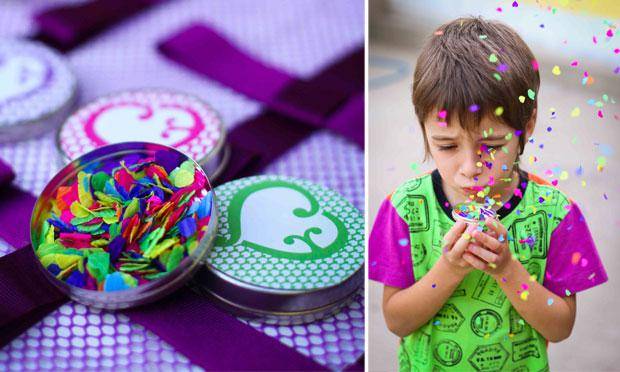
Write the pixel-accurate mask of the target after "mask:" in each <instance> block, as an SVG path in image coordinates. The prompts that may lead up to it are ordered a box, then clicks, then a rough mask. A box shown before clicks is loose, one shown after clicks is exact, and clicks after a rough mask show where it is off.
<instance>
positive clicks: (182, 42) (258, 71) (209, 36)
mask: <svg viewBox="0 0 620 372" xmlns="http://www.w3.org/2000/svg"><path fill="white" fill-rule="evenodd" d="M159 50H160V51H161V52H162V53H163V54H164V55H165V56H166V57H168V58H170V59H172V60H173V61H175V62H177V63H179V64H181V65H184V66H186V67H189V68H190V69H192V70H194V71H195V72H197V73H199V74H202V75H205V76H207V77H209V78H210V79H213V80H216V81H218V82H220V83H222V84H224V85H227V86H229V87H231V88H233V89H234V90H236V91H239V92H241V93H243V94H245V95H247V96H249V97H251V98H253V99H256V100H258V101H261V102H263V103H264V104H265V105H266V106H267V107H268V108H269V109H271V110H273V111H275V112H277V113H279V114H281V115H284V116H286V117H289V118H292V119H295V120H297V121H299V122H303V123H306V124H309V125H312V126H314V127H317V128H329V129H331V130H332V131H334V132H336V133H338V134H340V135H343V136H344V137H346V138H348V139H350V140H351V141H353V142H355V143H356V144H358V145H359V146H360V147H362V148H363V147H364V96H363V89H364V87H363V81H364V78H363V76H364V52H363V48H360V49H358V50H357V51H356V52H355V53H354V54H353V55H354V56H355V57H353V58H345V60H346V67H345V68H344V70H346V75H345V76H344V77H343V75H331V76H329V77H324V78H322V79H317V78H313V79H310V80H301V79H298V78H296V77H293V76H291V75H289V74H287V73H286V72H283V71H281V70H278V69H275V68H273V67H270V66H267V65H265V64H263V63H262V62H260V61H258V60H256V59H254V58H253V57H251V56H249V55H248V54H246V53H245V52H243V51H241V50H240V49H238V48H237V47H236V46H234V45H233V44H232V43H230V42H229V41H228V40H226V39H225V38H223V37H222V36H220V35H219V34H218V33H217V32H215V31H214V30H212V29H211V28H209V27H208V26H206V25H204V24H200V23H195V24H192V25H190V26H188V27H186V28H185V29H183V30H181V31H180V32H179V33H177V34H175V35H173V36H172V37H170V38H168V39H166V40H164V41H162V42H161V43H160V44H159ZM349 57H350V56H349ZM341 63H342V61H341ZM352 82H354V84H353V85H352Z"/></svg>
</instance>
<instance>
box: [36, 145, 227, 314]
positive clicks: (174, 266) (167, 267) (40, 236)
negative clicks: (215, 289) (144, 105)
mask: <svg viewBox="0 0 620 372" xmlns="http://www.w3.org/2000/svg"><path fill="white" fill-rule="evenodd" d="M213 204H214V200H213V191H212V190H211V186H210V184H209V181H208V179H207V176H206V175H205V173H204V172H203V171H202V169H201V168H200V166H199V165H198V164H196V163H195V162H194V161H193V160H191V159H189V158H188V157H187V156H185V155H183V154H182V153H180V152H178V151H176V150H174V149H172V148H169V147H166V146H162V145H156V144H151V143H144V142H142V143H140V142H134V143H131V142H130V143H122V144H116V145H110V146H105V147H102V148H100V149H97V150H95V151H93V152H91V153H88V154H86V155H84V156H83V157H81V158H78V159H77V160H76V161H74V162H72V163H70V164H69V165H68V166H67V167H65V168H64V169H63V170H61V171H60V172H59V174H58V175H57V176H56V177H54V179H52V181H50V183H49V184H48V186H47V187H46V188H45V190H44V191H43V193H42V195H41V197H40V198H39V200H38V201H37V204H36V206H35V212H34V214H33V221H32V225H31V226H32V227H31V229H32V239H33V247H34V251H35V254H36V256H37V258H38V259H39V261H40V262H41V264H42V266H43V267H44V268H45V270H46V271H47V273H49V274H50V275H51V276H52V277H53V278H54V279H55V281H54V280H53V282H54V283H55V284H58V282H62V283H64V284H65V286H62V285H61V286H60V287H61V289H63V288H64V289H69V292H70V293H69V295H70V296H72V297H74V298H75V299H76V300H78V301H81V302H86V303H88V304H92V305H96V306H100V307H108V308H116V307H126V306H131V305H132V304H127V305H119V303H115V302H114V301H110V298H111V297H110V296H106V297H105V298H106V302H105V303H104V302H103V301H99V302H98V301H97V300H98V299H97V297H96V295H93V294H88V295H85V292H94V293H98V292H105V293H113V292H118V293H119V298H118V301H120V302H122V303H127V298H121V297H124V296H123V293H122V292H124V291H127V290H137V289H140V287H143V286H144V287H148V286H149V285H151V284H154V283H155V282H158V281H159V280H160V279H168V280H169V281H170V283H172V282H176V283H175V284H178V283H179V282H181V280H176V279H177V278H178V277H186V278H189V273H190V272H192V271H194V270H195V269H196V268H197V262H198V260H199V258H201V257H202V256H203V255H204V254H205V253H206V250H207V247H208V245H209V244H208V242H209V241H212V240H213V235H214V229H215V227H214V226H215V225H216V223H217V221H212V216H213V212H214V206H213ZM168 277H170V278H168ZM67 285H68V286H67ZM158 286H160V287H161V286H163V283H160V284H158ZM164 287H168V289H169V290H170V289H171V288H172V285H170V286H164ZM76 289H78V290H77V291H76ZM172 289H173V288H172ZM80 290H81V292H80ZM80 294H82V295H84V296H83V297H80ZM161 294H162V291H155V292H154V294H153V295H152V296H143V297H153V298H154V297H156V295H161ZM73 295H74V296H73ZM99 300H101V299H99Z"/></svg>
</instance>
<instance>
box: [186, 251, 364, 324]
mask: <svg viewBox="0 0 620 372" xmlns="http://www.w3.org/2000/svg"><path fill="white" fill-rule="evenodd" d="M206 283H209V284H208V285H206ZM192 284H193V285H194V286H198V287H200V288H202V289H204V290H206V291H207V292H209V293H210V294H211V295H213V296H214V297H216V298H218V299H221V300H223V301H224V302H226V303H228V304H229V305H231V306H234V307H235V308H236V309H238V310H240V312H241V313H245V314H248V315H254V316H256V315H259V316H260V315H262V314H269V315H273V316H278V314H280V315H282V316H290V315H294V314H312V313H316V312H318V311H322V310H324V309H325V308H330V307H333V306H335V305H337V304H340V303H342V302H343V301H345V300H346V299H347V298H349V297H351V296H352V295H353V294H354V293H355V292H356V291H357V290H358V289H359V288H360V287H361V286H362V285H363V284H364V264H361V265H360V267H359V268H358V269H357V270H356V271H354V272H353V273H352V274H351V275H349V276H348V277H347V278H345V279H344V280H342V281H341V282H340V283H338V284H333V285H331V286H327V287H323V288H315V289H309V290H299V289H276V288H269V287H263V286H257V285H254V284H250V283H247V282H244V281H241V280H239V279H236V278H234V277H232V276H230V275H228V274H226V273H224V272H222V271H221V270H218V269H217V268H215V267H213V266H212V265H210V264H208V263H206V262H205V267H204V268H203V269H201V270H199V271H198V272H197V273H196V275H195V276H194V279H193V281H192Z"/></svg>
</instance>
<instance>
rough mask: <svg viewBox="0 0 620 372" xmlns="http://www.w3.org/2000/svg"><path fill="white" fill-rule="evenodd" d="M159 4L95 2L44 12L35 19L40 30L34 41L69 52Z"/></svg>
mask: <svg viewBox="0 0 620 372" xmlns="http://www.w3.org/2000/svg"><path fill="white" fill-rule="evenodd" d="M159 2H161V0H94V1H88V2H85V3H80V4H70V5H63V6H56V7H53V8H49V9H45V10H43V11H42V12H40V13H38V14H36V15H35V16H34V20H35V22H36V23H37V25H38V27H39V31H38V34H37V35H35V36H34V39H36V40H39V41H42V42H44V43H46V44H48V45H50V46H52V47H54V48H56V49H58V50H62V51H68V50H70V49H73V48H75V47H76V46H78V45H79V44H81V43H82V42H84V41H86V40H87V39H89V38H91V37H93V36H95V35H97V34H98V33H100V32H102V31H103V30H105V29H106V28H108V27H110V26H112V25H114V24H117V23H119V22H120V21H122V20H123V19H126V18H128V17H130V16H132V15H134V14H136V13H138V12H140V11H142V10H145V9H146V8H148V7H150V6H152V5H154V4H156V3H159Z"/></svg>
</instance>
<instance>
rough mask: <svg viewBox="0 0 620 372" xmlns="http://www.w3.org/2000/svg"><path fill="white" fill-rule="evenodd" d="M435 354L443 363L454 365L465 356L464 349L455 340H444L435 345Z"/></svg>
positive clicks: (448, 365) (436, 358)
mask: <svg viewBox="0 0 620 372" xmlns="http://www.w3.org/2000/svg"><path fill="white" fill-rule="evenodd" d="M433 356H434V357H435V360H436V361H437V362H439V363H440V364H441V365H443V366H445V367H452V366H455V365H457V364H458V363H459V362H460V361H461V359H462V358H463V349H461V346H460V345H459V344H458V343H457V342H455V341H454V340H442V341H440V342H439V343H437V344H436V345H435V348H434V349H433Z"/></svg>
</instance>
